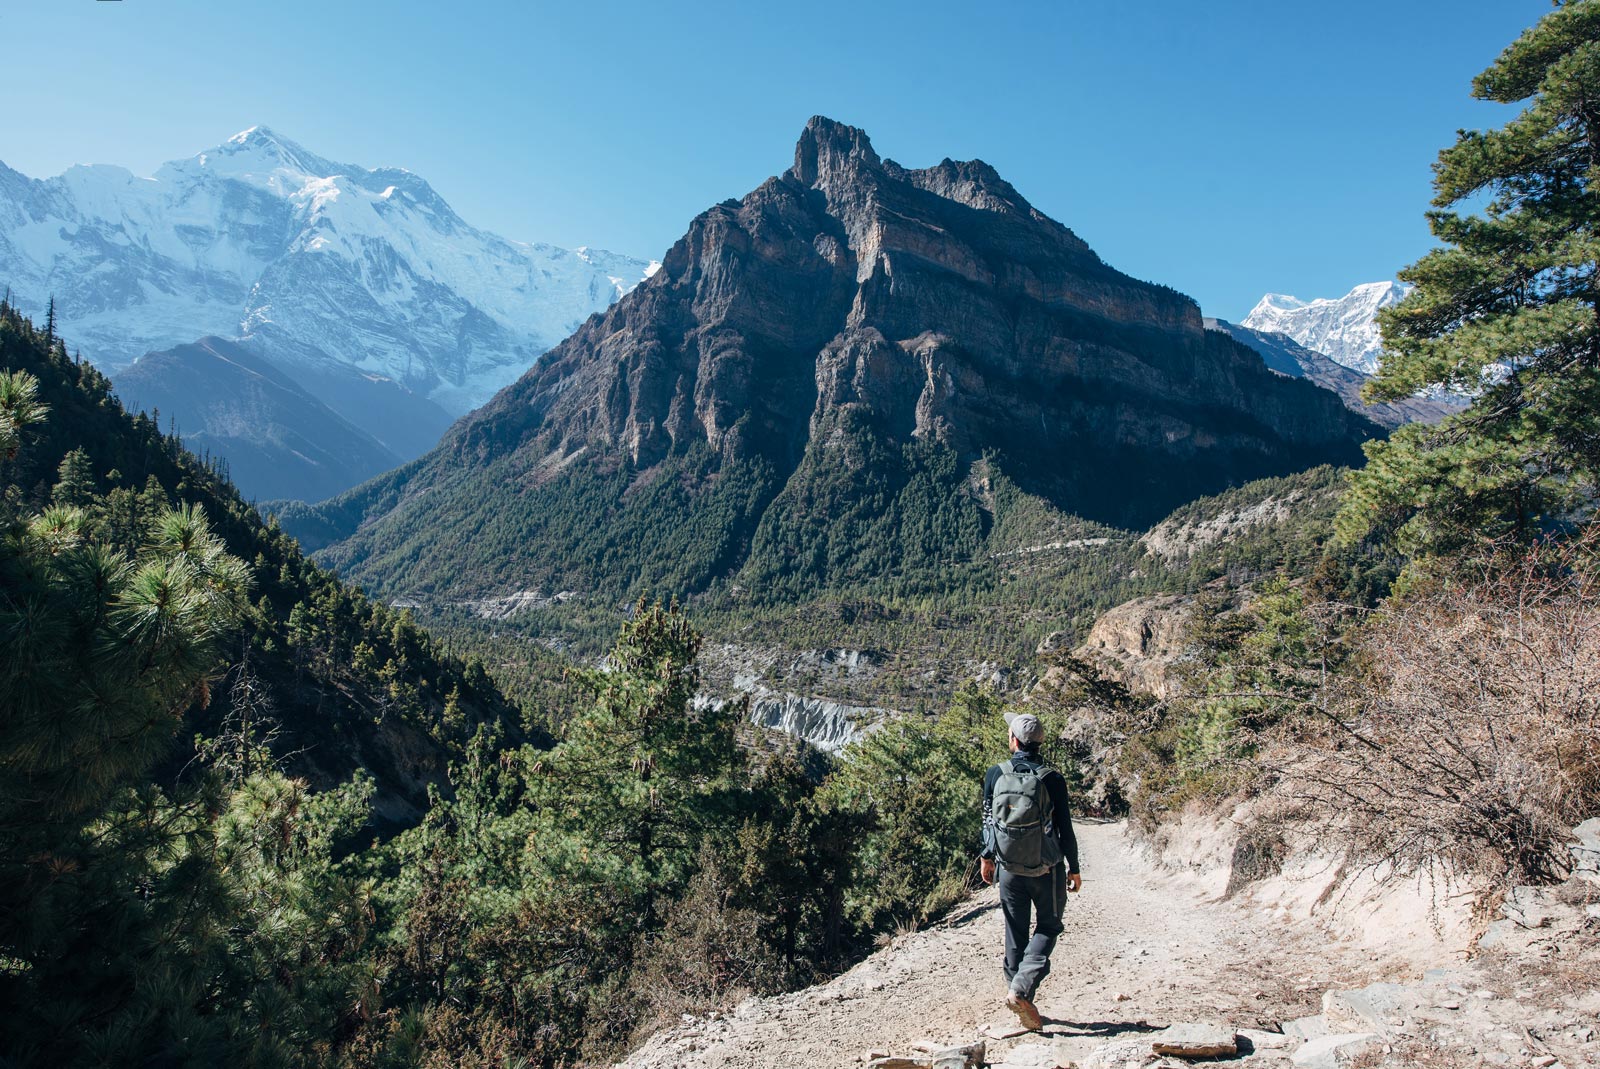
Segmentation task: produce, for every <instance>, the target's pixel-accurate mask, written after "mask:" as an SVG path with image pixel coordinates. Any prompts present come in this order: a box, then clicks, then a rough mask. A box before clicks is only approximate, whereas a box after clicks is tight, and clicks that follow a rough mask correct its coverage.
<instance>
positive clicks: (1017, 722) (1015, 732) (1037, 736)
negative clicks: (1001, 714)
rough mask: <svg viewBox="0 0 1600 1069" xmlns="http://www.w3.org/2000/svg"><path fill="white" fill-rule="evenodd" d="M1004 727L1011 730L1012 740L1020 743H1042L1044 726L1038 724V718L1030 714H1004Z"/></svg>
mask: <svg viewBox="0 0 1600 1069" xmlns="http://www.w3.org/2000/svg"><path fill="white" fill-rule="evenodd" d="M1005 717H1006V727H1008V728H1010V729H1011V736H1012V738H1014V739H1016V740H1017V741H1018V742H1021V743H1034V742H1043V741H1044V725H1043V724H1041V723H1039V718H1038V717H1036V716H1034V715H1033V714H1032V713H1006V714H1005Z"/></svg>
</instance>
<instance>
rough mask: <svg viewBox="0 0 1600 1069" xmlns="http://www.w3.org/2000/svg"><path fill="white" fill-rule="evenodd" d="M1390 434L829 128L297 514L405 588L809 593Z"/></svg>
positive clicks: (1054, 227) (1178, 312) (394, 591)
mask: <svg viewBox="0 0 1600 1069" xmlns="http://www.w3.org/2000/svg"><path fill="white" fill-rule="evenodd" d="M1380 433H1381V430H1380V428H1379V427H1377V426H1376V425H1375V424H1374V423H1372V422H1370V421H1368V420H1367V419H1365V418H1362V417H1361V416H1359V415H1356V414H1355V413H1352V412H1350V411H1349V410H1347V409H1346V407H1345V406H1344V405H1343V404H1341V402H1340V400H1339V398H1338V397H1336V396H1334V395H1333V394H1332V393H1330V392H1328V391H1327V390H1324V389H1321V388H1319V387H1318V386H1316V385H1314V384H1313V383H1311V382H1304V381H1299V380H1297V379H1294V378H1290V377H1286V376H1283V375H1280V374H1277V373H1275V372H1273V371H1272V370H1270V369H1269V368H1268V367H1267V366H1266V365H1265V364H1264V363H1263V360H1262V358H1261V356H1260V355H1258V354H1257V353H1256V352H1255V351H1254V350H1252V349H1251V348H1249V347H1246V346H1244V345H1241V344H1239V343H1238V342H1236V341H1235V340H1234V339H1233V338H1231V337H1229V336H1228V335H1226V334H1224V333H1221V332H1219V331H1215V330H1207V329H1205V326H1204V323H1203V321H1202V317H1201V314H1200V310H1199V309H1198V308H1197V307H1196V305H1195V304H1194V302H1193V301H1192V300H1190V299H1189V298H1188V297H1185V296H1184V295H1182V294H1180V293H1178V292H1176V291H1174V290H1171V289H1168V288H1166V287H1163V286H1159V285H1153V284H1150V283H1145V282H1140V281H1137V280H1135V279H1133V278H1130V277H1129V276H1127V275H1124V274H1122V273H1120V272H1118V271H1116V270H1114V269H1113V268H1111V267H1110V266H1108V265H1107V264H1105V263H1104V262H1103V261H1102V260H1101V259H1100V258H1099V257H1098V256H1097V255H1095V253H1094V252H1093V251H1092V250H1091V249H1090V248H1089V247H1088V246H1087V245H1086V244H1085V243H1084V242H1083V241H1082V240H1081V239H1080V238H1078V237H1077V236H1076V235H1075V234H1073V233H1072V231H1070V230H1068V229H1067V228H1066V227H1064V226H1062V225H1061V224H1060V223H1057V222H1056V221H1054V220H1052V219H1050V218H1048V217H1047V216H1045V215H1044V214H1043V213H1041V212H1039V211H1038V210H1037V209H1036V208H1034V207H1033V206H1032V205H1030V204H1029V203H1028V201H1027V200H1026V199H1024V198H1023V196H1022V195H1021V194H1020V193H1018V192H1017V191H1016V189H1014V188H1013V187H1012V186H1011V185H1010V184H1009V183H1008V182H1006V181H1005V179H1003V178H1002V177H1001V176H1000V175H999V174H998V173H996V172H995V170H994V169H993V168H992V167H990V166H988V165H987V164H985V163H982V162H981V161H968V162H956V161H952V160H948V159H947V160H944V161H942V162H940V163H938V164H935V165H934V166H932V167H927V168H923V169H907V168H904V167H901V166H900V165H898V164H896V163H894V162H893V161H891V160H885V159H882V158H880V157H879V156H878V154H877V153H876V152H875V151H874V150H873V147H872V145H871V143H870V141H869V140H868V138H867V136H866V134H865V133H863V132H862V131H861V130H858V129H855V128H853V127H849V126H845V125H842V124H840V123H836V122H833V121H830V120H827V119H823V118H817V119H813V120H812V121H811V122H810V123H809V124H808V125H807V126H806V128H805V130H804V132H803V133H802V134H801V137H800V139H799V142H798V144H797V146H796V150H795V156H794V162H793V165H792V166H791V167H790V168H789V169H788V170H787V171H786V172H784V173H783V174H782V175H781V176H778V177H775V178H771V179H769V180H768V181H766V182H764V183H763V184H762V185H761V186H760V187H758V188H757V189H755V190H754V191H753V192H751V193H750V194H748V195H747V196H746V197H744V198H743V199H742V200H738V201H727V202H724V203H722V204H719V205H717V206H715V207H713V208H711V209H709V210H707V211H706V212H704V213H703V214H701V215H700V216H699V217H698V218H696V219H695V220H694V222H693V223H692V224H691V225H690V227H689V231H688V233H687V234H685V235H684V236H683V238H681V239H680V240H679V241H678V242H677V243H676V244H675V245H674V246H673V248H672V249H671V250H670V251H669V252H668V253H667V255H666V256H665V257H664V261H663V267H662V269H661V270H660V271H659V272H657V273H656V274H654V275H652V276H651V277H650V278H649V279H647V280H646V281H645V282H644V283H643V284H641V285H640V286H639V287H638V288H637V289H635V290H633V291H632V292H631V293H629V294H628V295H627V296H625V297H624V298H622V299H621V300H620V301H619V302H618V303H617V304H616V305H614V306H613V307H612V308H610V309H609V310H608V311H607V312H605V313H604V314H603V315H600V316H596V317H594V318H592V319H590V320H588V321H587V322H586V323H584V324H583V325H582V326H581V327H580V328H579V329H578V331H577V332H576V333H575V334H573V336H572V337H570V338H568V339H567V340H566V341H565V342H563V343H562V344H561V345H559V346H558V347H557V348H556V349H554V350H553V351H552V352H551V353H549V354H548V355H547V356H546V357H545V358H544V359H542V360H541V361H540V362H539V363H538V364H537V365H536V366H535V367H534V368H533V370H532V371H530V372H528V373H527V374H526V375H524V376H523V377H522V378H521V379H520V380H518V381H517V382H516V383H515V384H513V385H512V386H510V387H508V388H506V389H505V390H503V391H501V393H500V394H498V395H497V396H496V397H495V398H494V400H492V401H491V402H489V403H488V404H487V405H485V406H484V407H482V408H481V409H478V410H477V411H475V412H474V413H472V414H471V415H470V416H468V417H466V418H464V419H463V420H461V421H459V422H458V423H456V424H455V425H454V426H453V427H452V428H451V429H450V431H449V432H448V433H447V434H446V435H445V437H444V439H443V440H442V441H441V443H440V445H439V446H438V448H437V449H435V450H434V451H432V452H431V453H429V454H428V455H427V456H426V457H424V458H422V459H420V460H418V461H417V462H415V463H413V464H411V465H408V466H407V467H405V468H403V469H401V470H399V471H396V472H394V473H391V474H390V475H388V476H385V477H383V478H380V479H376V480H373V481H372V482H370V483H368V484H365V485H364V486H362V487H359V488H357V489H356V490H354V491H352V492H350V493H348V494H345V495H342V496H340V497H338V498H335V499H333V500H332V501H329V502H326V503H324V504H322V505H320V506H318V507H316V508H310V509H285V510H284V511H283V512H282V514H281V516H280V518H281V519H282V520H283V522H284V523H285V526H286V527H287V528H288V529H289V530H291V531H292V532H294V533H296V534H297V535H299V536H300V537H302V539H303V540H305V541H306V543H307V544H308V545H322V546H324V547H325V548H324V550H323V553H324V556H325V558H326V559H327V560H329V561H331V562H335V563H337V564H338V565H339V567H340V568H341V570H343V571H344V572H345V574H347V575H349V576H351V577H352V578H355V579H357V580H358V581H360V582H362V583H363V584H365V585H367V586H368V587H369V588H370V589H372V590H374V591H378V592H381V593H382V594H384V596H387V597H397V596H402V595H404V596H412V595H416V596H420V597H423V598H427V597H430V596H440V595H442V596H448V597H457V598H462V597H475V596H500V595H506V594H510V593H515V592H517V591H524V590H527V591H540V590H542V591H545V592H546V593H550V592H556V591H577V592H580V593H581V592H597V593H603V592H610V593H615V594H617V595H626V594H631V593H637V592H640V591H644V590H654V591H684V592H692V591H696V590H703V589H706V588H708V587H709V586H712V585H715V584H731V586H730V587H728V589H738V590H741V591H748V592H749V596H753V597H757V598H764V599H773V598H789V597H796V596H800V595H803V594H804V593H805V592H806V591H816V590H818V589H822V588H828V587H837V588H849V587H850V586H851V584H854V583H859V582H866V581H879V580H884V579H886V577H891V576H901V575H913V574H936V573H938V572H939V571H940V570H941V569H947V568H948V567H950V566H951V565H952V564H953V563H955V562H960V561H983V560H988V559H991V555H992V554H994V553H998V552H1001V550H1002V549H1004V548H1007V547H1010V546H1011V545H1012V542H1011V541H1008V539H1015V538H1020V537H1022V534H1023V532H1024V529H1026V534H1027V537H1028V538H1031V539H1032V540H1033V541H1034V542H1039V543H1041V544H1042V543H1045V542H1051V541H1059V540H1061V539H1070V538H1071V537H1077V536H1074V535H1073V533H1072V532H1073V530H1076V529H1079V528H1083V527H1092V526H1093V525H1095V524H1102V525H1103V524H1111V525H1117V526H1119V527H1125V528H1137V527H1140V526H1143V525H1146V524H1148V523H1150V522H1153V521H1154V520H1156V519H1158V518H1160V517H1161V516H1162V515H1164V514H1165V513H1166V512H1167V511H1169V510H1170V509H1172V508H1173V507H1174V506H1176V505H1178V504H1181V503H1183V502H1186V501H1189V500H1192V499H1194V498H1195V497H1198V496H1200V495H1202V494H1205V493H1208V492H1214V491H1216V490H1219V489H1222V488H1224V487H1228V486H1231V485H1237V484H1239V483H1242V482H1244V481H1246V480H1249V479H1254V478H1259V477H1262V476H1267V475H1274V474H1283V473H1288V472H1293V471H1298V470H1301V469H1304V468H1307V467H1310V466H1312V465H1315V464H1319V463H1336V464H1343V463H1355V462H1358V461H1359V459H1360V456H1361V453H1360V444H1361V443H1362V442H1363V441H1365V440H1367V439H1369V438H1371V437H1374V436H1376V435H1378V434H1380Z"/></svg>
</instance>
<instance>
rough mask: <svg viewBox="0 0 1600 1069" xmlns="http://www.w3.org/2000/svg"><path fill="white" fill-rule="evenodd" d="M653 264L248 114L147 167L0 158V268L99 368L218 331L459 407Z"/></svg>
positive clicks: (290, 363)
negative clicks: (477, 210)
mask: <svg viewBox="0 0 1600 1069" xmlns="http://www.w3.org/2000/svg"><path fill="white" fill-rule="evenodd" d="M659 266H660V265H659V264H657V263H654V262H651V261H646V260H642V259H638V258H635V257H631V256H626V255H622V254H618V253H611V252H605V251H602V250H597V249H590V248H587V247H579V248H576V249H565V248H560V247H557V246H554V245H547V244H539V243H527V242H519V241H511V240H508V239H506V238H503V237H500V236H498V235H495V234H492V233H489V232H487V231H484V230H480V229H477V228H475V227H472V226H470V225H468V224H467V223H466V222H464V221H463V220H462V219H461V218H460V217H459V216H458V215H457V214H456V213H455V212H454V211H453V210H452V209H451V207H450V206H449V205H448V204H447V203H446V202H445V201H444V199H443V198H442V197H440V196H439V195H438V194H437V193H436V192H435V191H434V190H433V189H432V187H430V186H429V185H428V183H427V182H426V181H424V180H423V179H422V178H421V177H419V176H417V175H415V174H413V173H412V172H410V171H407V170H405V169H403V168H396V167H380V168H375V169H368V168H364V167H357V166H352V165H349V164H341V163H335V162H332V161H330V160H327V159H325V158H323V157H321V156H318V155H316V154H314V153H312V152H310V151H308V150H306V149H305V148H303V147H301V146H300V145H298V144H296V143H295V142H293V141H291V140H289V139H287V138H284V137H282V136H280V135H278V134H276V133H274V132H273V131H271V130H269V129H268V128H266V127H264V126H253V127H251V128H250V129H248V130H245V131H243V132H242V133H239V134H237V135H235V136H233V137H231V138H229V139H228V140H227V141H226V142H224V143H223V144H221V145H219V146H217V147H216V148H214V149H210V150H208V151H206V152H201V153H199V154H198V155H196V156H193V157H191V158H189V159H185V160H176V161H173V162H171V163H167V164H165V165H163V166H162V167H161V168H159V169H158V170H157V171H156V173H155V174H154V175H152V176H150V177H140V176H137V175H135V174H133V173H132V172H130V171H128V170H126V169H124V168H121V167H114V166H109V165H103V164H98V165H86V166H76V167H72V168H69V169H68V170H67V171H66V172H65V173H63V174H61V175H58V176H56V177H54V178H46V179H34V178H29V177H27V176H25V175H22V174H20V173H19V172H17V171H15V170H12V169H11V168H9V167H6V166H5V165H4V164H0V285H7V286H9V287H10V288H11V290H12V293H13V297H14V299H15V300H16V301H17V303H18V304H19V305H20V306H22V307H24V308H28V309H37V311H38V312H39V313H42V312H43V309H44V305H45V303H46V302H47V301H48V300H49V299H50V298H51V297H52V296H53V297H54V298H55V300H56V312H57V321H58V327H59V332H60V334H61V335H62V337H63V338H65V339H66V341H67V343H68V344H69V345H70V346H72V347H75V348H77V349H79V350H81V352H82V353H83V355H84V356H85V357H87V358H88V359H90V360H92V361H94V362H95V363H97V364H99V365H100V366H101V367H103V368H104V369H106V370H107V371H108V372H110V373H111V374H112V375H113V377H115V373H116V371H117V370H118V369H121V368H124V367H126V366H128V365H129V364H131V363H133V362H134V361H136V360H137V359H138V358H139V357H140V356H141V355H143V354H144V353H146V352H150V351H153V350H161V349H168V348H171V347H174V346H178V345H182V344H186V343H190V342H193V341H194V340H195V339H196V338H200V337H202V336H205V335H216V336H219V337H225V338H231V339H234V340H238V341H242V342H245V343H249V344H251V345H252V346H253V347H254V349H255V350H256V351H259V352H263V353H265V354H269V355H270V356H271V357H272V359H273V360H274V361H276V362H278V363H279V364H281V365H283V366H285V367H286V369H288V370H290V371H293V370H294V369H295V367H296V366H299V367H300V368H301V369H302V370H304V371H306V372H308V373H312V372H316V371H319V370H320V371H328V370H332V369H339V370H341V371H355V372H357V373H359V374H361V375H363V376H367V377H369V378H372V379H375V380H376V379H387V380H392V381H393V382H395V383H398V384H400V385H401V386H404V387H405V388H406V389H407V390H410V391H412V392H415V393H417V394H420V395H422V396H424V397H427V398H429V399H431V400H432V401H433V402H435V403H436V404H438V405H439V406H440V407H441V408H443V409H444V410H445V411H446V412H448V413H449V414H451V415H460V414H462V413H465V412H467V411H469V410H470V409H472V408H474V407H476V406H478V405H479V404H481V403H483V402H484V401H486V400H487V399H488V398H489V397H490V396H492V395H493V394H494V393H495V392H496V391H497V390H498V389H500V388H501V387H502V386H505V385H507V384H509V383H510V382H512V381H514V380H515V379H516V378H517V377H518V376H520V375H521V374H522V373H523V372H524V371H526V370H527V369H528V368H529V367H530V366H532V364H533V363H534V361H535V360H536V359H537V358H538V356H539V355H540V354H541V353H543V352H544V351H545V350H546V349H549V348H550V347H551V346H553V345H555V344H556V343H557V342H559V341H561V340H562V339H563V338H565V337H566V336H567V335H568V334H570V333H571V332H572V331H573V330H574V329H576V328H577V327H578V325H579V324H581V323H582V322H583V321H584V320H585V319H586V318H588V317H589V316H590V315H592V314H593V313H595V312H600V311H604V310H605V309H606V308H607V307H608V306H609V305H610V304H611V303H612V302H613V301H615V300H616V299H617V298H618V297H620V296H621V295H622V294H624V293H626V292H627V291H628V290H630V289H631V288H632V287H633V286H635V285H637V284H638V283H639V282H640V281H642V280H643V279H644V278H646V277H648V276H649V275H650V274H652V273H653V272H654V271H655V270H656V269H657V268H658V267H659Z"/></svg>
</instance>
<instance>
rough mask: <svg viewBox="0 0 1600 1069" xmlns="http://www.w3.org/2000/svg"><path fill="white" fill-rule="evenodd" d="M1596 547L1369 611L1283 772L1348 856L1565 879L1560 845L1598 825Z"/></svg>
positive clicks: (1404, 869) (1439, 586) (1519, 560)
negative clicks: (1350, 656)
mask: <svg viewBox="0 0 1600 1069" xmlns="http://www.w3.org/2000/svg"><path fill="white" fill-rule="evenodd" d="M1597 542H1600V540H1597V539H1595V538H1589V539H1585V540H1582V541H1579V542H1575V543H1567V544H1564V545H1556V546H1545V547H1541V548H1540V549H1537V550H1534V551H1526V550H1524V551H1498V552H1495V553H1492V554H1490V555H1488V556H1487V558H1486V559H1484V560H1482V561H1480V562H1478V563H1477V564H1476V565H1474V566H1473V567H1472V568H1471V570H1470V571H1467V572H1465V573H1462V572H1459V571H1458V572H1457V573H1456V574H1454V575H1452V576H1446V577H1436V578H1432V579H1429V580H1427V581H1426V582H1421V583H1418V584H1416V585H1415V587H1414V588H1413V590H1412V591H1411V592H1410V593H1409V594H1407V595H1405V596H1403V597H1397V598H1396V599H1394V600H1393V601H1392V602H1391V603H1390V604H1389V605H1388V606H1386V607H1385V608H1383V609H1382V610H1380V611H1379V612H1378V613H1377V614H1375V616H1374V618H1373V619H1372V620H1371V621H1370V624H1369V626H1368V627H1367V628H1366V629H1365V633H1364V636H1363V648H1362V654H1363V657H1362V660H1363V661H1364V670H1363V671H1362V673H1361V674H1360V675H1358V676H1357V677H1355V679H1354V685H1352V686H1350V687H1349V688H1348V689H1347V692H1346V693H1345V694H1344V695H1343V696H1342V697H1330V703H1329V704H1327V705H1325V706H1323V711H1324V712H1325V713H1326V714H1327V716H1328V717H1329V719H1330V721H1331V723H1332V724H1333V725H1334V730H1333V732H1332V735H1331V737H1328V738H1325V739H1323V740H1321V742H1322V744H1323V745H1321V746H1320V747H1318V746H1314V747H1308V748H1306V749H1304V750H1302V751H1301V753H1300V754H1299V755H1298V758H1297V759H1296V760H1294V761H1293V762H1291V763H1290V764H1289V766H1288V767H1287V768H1286V769H1285V773H1286V778H1287V783H1286V786H1287V787H1288V789H1289V790H1290V792H1291V793H1292V794H1294V795H1295V796H1297V797H1298V798H1299V799H1300V800H1301V801H1302V802H1304V803H1306V805H1307V809H1308V811H1309V812H1310V813H1311V814H1312V815H1313V816H1314V817H1315V818H1317V819H1318V820H1319V822H1320V823H1322V824H1324V825H1325V826H1327V827H1328V828H1329V829H1330V830H1336V831H1337V832H1338V833H1339V834H1340V835H1341V836H1343V837H1345V838H1347V839H1348V842H1347V845H1350V846H1353V847H1355V854H1356V857H1357V858H1359V859H1361V860H1364V861H1366V862H1369V863H1371V864H1373V865H1374V867H1377V868H1381V869H1384V870H1387V871H1389V872H1392V873H1394V874H1397V875H1401V874H1406V873H1412V872H1416V871H1418V870H1420V869H1422V868H1424V867H1426V866H1428V865H1430V864H1432V863H1434V862H1436V861H1443V862H1446V863H1447V864H1449V865H1451V866H1452V867H1454V868H1456V869H1458V870H1462V871H1469V872H1475V873H1480V874H1483V875H1486V876H1489V877H1490V878H1492V879H1497V880H1509V881H1511V882H1527V881H1530V880H1531V881H1542V880H1550V879H1554V878H1559V877H1560V876H1561V875H1562V874H1563V870H1564V865H1565V855H1566V850H1565V847H1564V845H1563V837H1564V834H1565V832H1566V831H1567V829H1568V828H1569V827H1570V826H1571V825H1573V824H1575V823H1577V822H1578V821H1580V820H1582V819H1584V818H1585V817H1588V816H1592V815H1595V814H1596V813H1597V812H1600V600H1597V595H1600V554H1597V552H1596V551H1597V550H1600V544H1597Z"/></svg>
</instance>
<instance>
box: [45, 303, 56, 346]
mask: <svg viewBox="0 0 1600 1069" xmlns="http://www.w3.org/2000/svg"><path fill="white" fill-rule="evenodd" d="M55 342H56V295H55V294H53V293H52V294H51V295H50V305H49V307H48V308H46V309H45V313H44V345H45V348H46V349H49V348H53V347H54V346H55Z"/></svg>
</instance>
